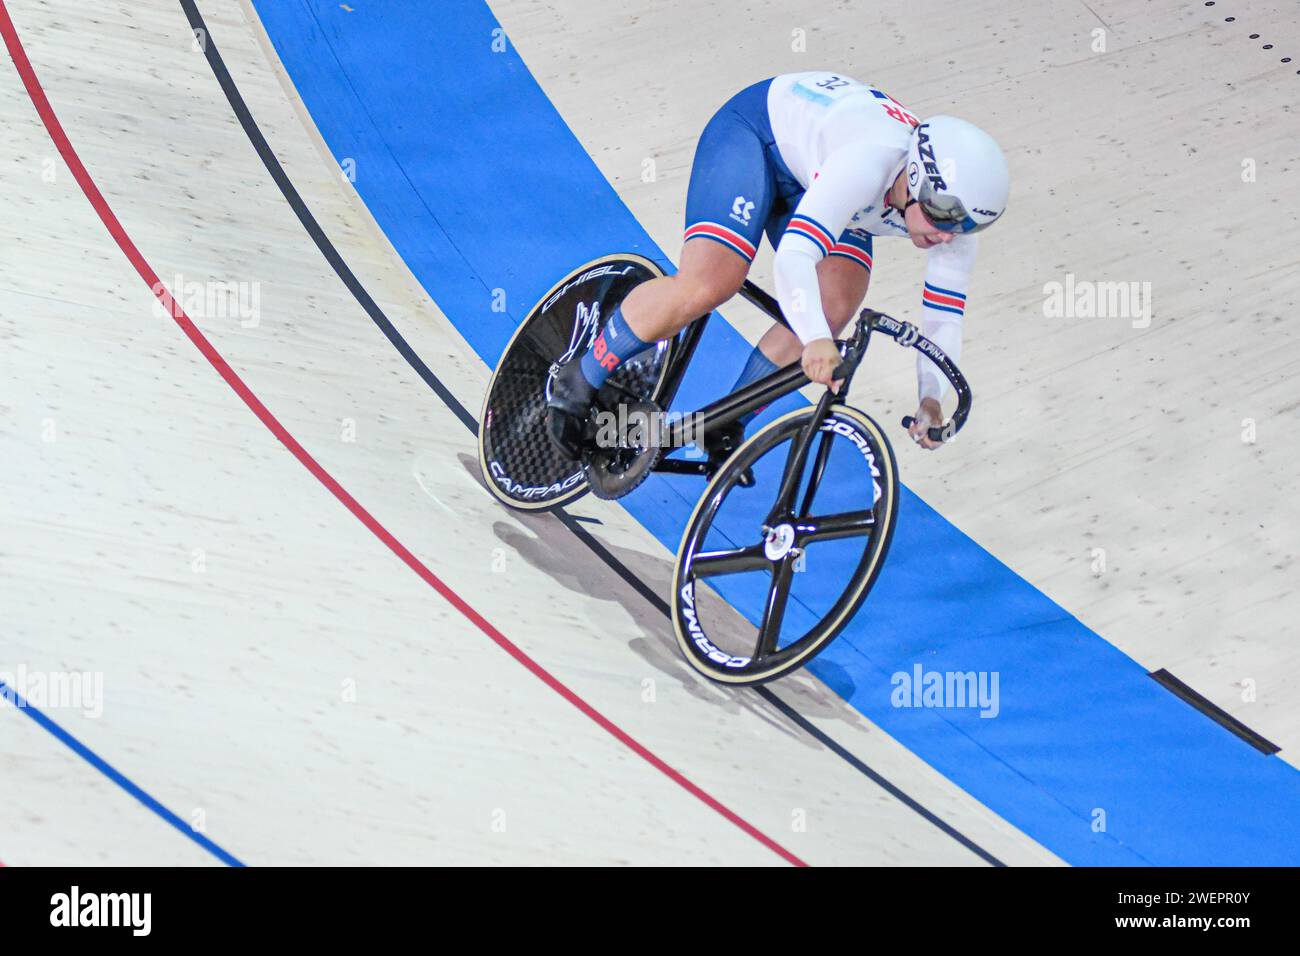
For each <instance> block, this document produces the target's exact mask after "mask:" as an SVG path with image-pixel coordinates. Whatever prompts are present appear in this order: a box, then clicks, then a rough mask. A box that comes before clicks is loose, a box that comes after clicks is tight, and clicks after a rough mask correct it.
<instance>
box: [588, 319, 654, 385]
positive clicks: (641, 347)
mask: <svg viewBox="0 0 1300 956" xmlns="http://www.w3.org/2000/svg"><path fill="white" fill-rule="evenodd" d="M655 344H656V343H654V342H642V341H641V340H640V339H639V338H637V337H636V333H635V332H633V331H632V327H631V326H630V325H628V324H627V319H625V318H623V308H622V306H619V307H618V308H617V309H615V310H614V314H613V315H611V316H610V317H609V321H608V322H606V323H605V327H604V328H603V329H601V330H600V334H599V335H597V336H596V340H595V341H594V342H592V343H591V348H590V349H588V350H587V354H586V355H584V356H583V357H582V375H583V377H584V378H585V379H586V380H587V382H588V383H589V384H591V385H592V386H593V387H594V388H600V387H601V386H602V385H604V384H605V379H607V378H609V377H610V375H612V374H613V373H614V370H615V369H617V368H618V367H619V366H620V365H622V364H623V363H624V362H626V361H627V360H628V359H630V358H635V357H636V356H638V355H640V354H641V353H642V352H644V351H645V350H646V349H648V348H650V347H651V346H652V345H655Z"/></svg>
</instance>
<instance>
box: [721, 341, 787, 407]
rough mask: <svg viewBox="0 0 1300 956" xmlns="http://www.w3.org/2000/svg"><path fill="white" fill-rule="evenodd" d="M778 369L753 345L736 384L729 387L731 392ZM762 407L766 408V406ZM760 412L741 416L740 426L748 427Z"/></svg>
mask: <svg viewBox="0 0 1300 956" xmlns="http://www.w3.org/2000/svg"><path fill="white" fill-rule="evenodd" d="M780 367H781V366H779V365H777V364H776V363H775V362H773V361H772V360H771V359H770V358H768V357H767V356H766V355H764V354H763V353H762V352H761V351H760V350H759V348H758V346H757V345H755V346H754V351H752V352H750V353H749V361H747V362H746V363H745V367H744V368H743V369H741V370H740V377H739V378H737V379H736V384H735V385H733V386H731V390H732V391H733V392H734V391H737V390H739V389H742V388H744V387H745V386H746V385H750V384H752V383H754V382H757V381H758V380H759V379H760V378H765V377H766V376H768V375H771V374H772V373H773V372H775V371H776V370H777V369H779V368H780ZM763 407H764V408H766V407H767V406H763ZM761 411H763V409H762V408H756V409H754V410H753V411H752V412H749V413H748V414H746V415H742V416H741V417H740V424H741V425H745V426H748V425H749V423H750V422H752V421H753V420H754V416H756V415H757V414H758V413H759V412H761Z"/></svg>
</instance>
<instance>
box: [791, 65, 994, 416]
mask: <svg viewBox="0 0 1300 956" xmlns="http://www.w3.org/2000/svg"><path fill="white" fill-rule="evenodd" d="M767 110H768V118H769V120H770V121H771V124H772V132H773V135H774V137H775V140H776V146H777V149H778V150H779V151H780V154H781V159H782V160H783V161H784V162H785V164H786V166H787V167H788V168H789V170H790V172H791V173H792V174H793V176H794V177H795V179H797V180H798V181H799V184H800V185H801V186H803V187H804V190H805V192H804V194H803V197H802V198H801V199H800V200H799V204H798V206H797V207H796V208H795V210H794V215H793V216H792V217H791V220H790V225H789V226H788V227H787V229H786V231H785V233H784V234H783V235H782V237H781V241H780V243H779V244H778V246H777V252H776V261H775V270H776V290H777V299H778V300H779V301H780V303H781V310H782V311H783V312H784V313H785V315H786V317H787V318H788V319H789V320H790V324H791V326H792V327H793V328H794V331H795V333H796V334H797V335H798V336H799V338H800V340H802V341H803V343H804V344H807V343H809V342H812V341H814V340H816V339H822V338H831V331H830V327H829V325H828V324H827V322H826V316H825V314H824V312H823V311H822V306H821V294H820V291H819V289H818V286H817V263H818V262H820V261H821V260H822V258H823V257H825V256H826V255H828V254H830V253H831V249H832V247H833V246H834V245H835V242H836V240H837V239H838V238H839V237H840V235H841V234H842V233H843V232H844V230H846V229H849V230H853V231H861V232H864V233H869V234H870V235H872V236H880V237H886V236H894V237H906V236H907V227H906V225H905V224H904V222H903V214H902V213H900V212H898V211H897V210H896V209H893V208H891V207H890V206H889V205H888V204H887V203H886V201H885V194H886V193H887V192H888V190H889V188H890V186H891V185H892V184H893V182H894V180H895V179H896V178H897V177H898V175H899V173H901V172H902V170H903V166H904V164H905V162H906V159H907V148H908V143H909V141H910V139H911V135H912V130H913V128H914V127H915V126H916V125H917V122H918V121H917V119H916V117H915V116H914V115H913V114H912V113H911V112H910V111H909V110H907V109H906V108H904V107H903V106H902V105H901V104H899V103H898V102H897V101H896V100H894V99H893V98H892V97H890V96H889V95H888V94H886V93H883V92H881V91H880V90H877V89H875V88H873V87H871V86H869V85H867V84H866V83H861V82H859V81H857V80H853V79H849V78H848V77H845V76H841V75H840V74H836V73H791V74H786V75H784V76H778V77H776V78H775V79H773V80H772V83H771V85H770V86H769V88H768V94H767ZM977 248H978V240H977V239H976V237H974V236H969V235H958V236H955V237H954V238H953V240H952V241H951V242H949V243H946V244H944V245H938V246H934V247H932V248H931V249H930V250H929V251H928V253H927V255H928V257H929V258H928V262H927V264H926V272H925V282H924V286H923V288H922V294H921V302H922V310H921V312H922V329H923V331H924V332H925V334H926V336H927V337H928V338H930V339H931V340H933V341H934V343H935V344H936V345H938V346H939V347H940V348H941V349H943V350H944V351H945V352H946V353H948V355H950V356H952V358H953V359H954V360H956V359H957V358H958V357H959V355H960V351H961V319H962V316H963V314H964V313H965V306H966V287H967V283H968V281H969V277H970V272H971V268H972V267H973V265H974V263H975V253H976V249H977ZM917 373H918V379H919V385H920V393H921V396H922V397H923V398H924V397H935V398H938V397H941V396H942V395H943V392H944V391H945V389H946V387H947V380H946V379H945V378H944V377H943V375H942V373H940V372H939V370H938V369H937V368H936V367H935V366H934V364H933V363H931V362H930V360H929V359H926V358H923V357H921V356H919V355H918V357H917Z"/></svg>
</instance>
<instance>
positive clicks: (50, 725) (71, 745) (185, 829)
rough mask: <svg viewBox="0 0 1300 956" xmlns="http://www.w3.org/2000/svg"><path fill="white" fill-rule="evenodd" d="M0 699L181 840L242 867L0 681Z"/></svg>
mask: <svg viewBox="0 0 1300 956" xmlns="http://www.w3.org/2000/svg"><path fill="white" fill-rule="evenodd" d="M0 696H3V697H4V698H5V699H7V700H8V701H9V702H10V703H11V704H13V705H14V706H15V707H17V708H18V709H19V710H20V711H22V712H23V713H24V714H26V715H27V716H28V717H30V718H31V719H32V720H34V721H36V723H37V724H39V725H40V726H41V727H43V728H44V729H45V730H47V731H49V732H50V733H51V734H53V735H54V736H55V737H57V738H58V739H59V740H60V741H61V742H62V743H63V744H64V745H65V746H66V747H67V748H68V749H69V750H71V751H72V752H73V753H75V754H76V755H77V756H78V757H80V758H81V759H82V760H84V761H86V762H87V763H88V764H90V765H91V766H92V767H94V768H95V769H96V770H98V771H99V772H100V773H102V774H103V775H104V776H106V777H107V778H108V779H109V780H112V781H113V782H114V783H115V784H117V785H118V786H119V787H121V788H122V789H123V790H125V791H126V792H127V793H129V794H130V795H131V796H133V797H135V799H137V800H139V801H140V802H141V803H142V804H144V805H145V807H147V808H148V809H149V810H151V811H153V812H154V813H155V814H157V815H158V816H160V817H162V819H163V820H165V821H166V822H167V823H168V824H170V825H171V826H172V827H173V828H175V829H176V830H178V831H180V832H181V833H182V834H183V835H184V836H186V837H188V838H189V839H191V840H193V841H194V842H195V843H197V844H198V845H199V846H201V847H202V848H203V849H205V850H207V851H208V852H209V853H211V854H212V855H213V856H215V857H216V858H217V859H218V860H220V861H221V862H222V863H225V864H227V865H228V866H243V865H244V864H243V863H241V862H240V861H239V860H238V859H237V858H236V857H235V856H234V855H233V854H231V853H227V852H226V851H225V850H223V849H222V848H221V847H219V846H217V844H215V843H213V842H212V841H211V840H209V839H208V838H207V837H205V836H204V835H203V834H202V833H199V832H197V831H195V830H194V828H193V827H191V826H189V825H188V824H187V823H186V822H185V821H184V820H182V819H181V818H180V817H178V816H177V815H176V814H174V813H172V812H171V811H170V810H168V809H167V808H166V807H164V806H163V805H162V804H161V803H159V802H158V801H157V800H155V799H154V798H153V797H151V796H150V795H149V794H148V793H146V792H145V791H144V790H143V789H142V788H140V787H139V786H137V785H136V784H135V783H133V782H132V781H131V779H130V778H129V777H127V776H126V775H125V774H123V773H122V772H121V771H119V770H118V769H117V768H116V767H114V766H113V765H112V764H110V763H109V762H108V761H107V760H105V759H104V758H103V757H101V756H99V754H97V753H95V752H94V751H93V750H91V749H90V748H89V747H87V746H86V745H85V744H83V743H82V742H81V741H80V740H78V739H77V738H76V737H74V736H72V734H70V733H68V732H67V731H66V730H64V729H63V728H62V727H60V726H59V725H58V724H56V723H55V722H54V721H53V720H51V719H50V718H49V717H47V716H45V714H44V713H42V712H41V711H40V710H38V709H37V708H35V707H33V706H32V705H31V704H29V703H27V701H25V700H24V699H23V698H22V697H21V696H20V695H19V694H18V692H17V691H15V690H14V689H13V688H12V687H9V686H8V685H7V684H5V683H4V681H0Z"/></svg>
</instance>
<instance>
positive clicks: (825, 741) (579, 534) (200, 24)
mask: <svg viewBox="0 0 1300 956" xmlns="http://www.w3.org/2000/svg"><path fill="white" fill-rule="evenodd" d="M179 3H180V6H181V10H182V11H183V12H184V13H185V17H186V19H187V20H189V23H190V28H191V29H192V30H195V31H200V30H201V31H202V39H201V41H200V46H201V47H202V48H203V55H204V57H205V58H206V59H207V61H208V66H209V67H210V68H211V69H212V73H213V75H214V76H215V77H216V80H217V83H218V84H219V85H220V86H221V91H222V92H223V93H224V94H225V95H226V100H227V101H228V102H229V103H230V108H231V110H233V111H234V114H235V118H236V119H238V120H239V125H240V126H242V127H243V129H244V133H245V134H246V135H247V136H248V139H249V142H251V143H252V145H253V148H254V149H255V150H256V151H257V155H258V156H259V157H260V158H261V160H262V164H263V165H264V166H266V171H267V172H268V173H270V174H271V178H272V179H273V180H274V181H275V184H276V186H278V187H279V189H280V192H281V194H282V195H283V196H284V198H285V201H286V202H288V203H289V206H290V208H292V209H293V211H294V214H295V215H296V216H297V217H298V221H299V222H301V223H302V226H303V228H304V229H305V230H307V235H309V236H310V237H311V239H312V242H314V243H315V244H316V248H317V249H319V250H320V252H321V255H323V256H324V257H325V261H326V262H328V263H329V264H330V267H331V268H332V269H333V270H334V272H335V273H336V274H337V275H338V277H339V278H340V279H341V280H342V281H343V284H344V285H345V286H346V287H347V289H348V291H349V292H351V293H352V295H353V296H354V297H355V298H356V300H357V302H358V303H360V305H361V307H362V308H363V309H364V310H365V312H366V314H367V315H368V316H370V318H371V320H372V321H373V322H374V323H375V325H376V326H378V327H379V330H380V331H381V332H383V333H384V337H385V338H387V339H388V341H389V342H390V343H392V345H393V347H394V348H395V349H397V351H398V353H399V354H400V355H401V356H402V358H404V359H406V361H407V364H409V365H410V366H411V368H413V369H414V370H415V372H416V374H417V375H419V376H420V378H421V379H423V380H424V383H425V384H426V385H428V386H429V388H430V389H431V390H432V391H433V392H434V394H436V395H437V396H438V398H440V399H441V400H442V402H443V404H445V405H446V406H447V407H448V408H449V409H450V410H451V412H452V414H454V415H455V416H456V417H457V418H458V419H460V421H461V423H462V424H463V425H464V426H465V427H466V428H467V429H469V430H470V432H471V433H473V434H474V435H475V436H477V435H478V421H477V420H476V419H475V418H474V416H473V415H472V414H471V413H470V411H469V409H467V408H466V407H465V406H464V405H462V404H461V403H460V401H459V400H458V399H457V398H456V396H455V395H454V394H452V392H451V390H450V389H448V388H447V386H446V385H444V384H443V383H442V381H441V380H440V379H439V378H438V376H437V375H435V374H434V372H433V370H432V369H430V368H429V366H427V365H426V364H425V363H424V360H423V359H421V358H420V356H419V355H417V354H416V352H415V350H414V349H413V348H411V346H410V343H408V342H407V341H406V339H404V338H402V334H401V333H400V332H398V331H397V329H396V327H395V326H394V325H393V323H392V322H391V321H389V319H388V316H387V315H385V314H384V311H383V309H381V308H380V307H379V304H378V303H377V302H375V300H374V299H373V298H371V296H370V293H368V292H367V291H366V290H365V287H364V286H363V285H362V284H361V282H360V280H359V279H357V277H356V275H355V274H354V273H353V272H352V270H351V269H350V268H349V267H348V264H347V262H345V261H344V259H343V256H342V255H340V254H339V251H338V250H337V249H335V248H334V244H333V243H331V242H330V240H329V237H328V236H326V235H325V230H324V229H322V228H321V225H320V223H319V222H317V221H316V217H315V216H313V215H312V213H311V210H310V209H308V208H307V203H306V202H305V201H304V200H303V198H302V195H301V194H300V193H299V192H298V190H297V188H296V187H295V186H294V185H293V182H292V181H291V180H290V179H289V176H288V174H287V173H285V171H284V167H283V166H281V165H280V160H279V159H277V158H276V155H275V152H274V150H272V149H271V145H270V144H269V143H268V142H267V141H266V137H265V136H263V135H262V130H261V128H260V127H258V125H257V121H256V120H254V119H253V114H252V113H251V112H249V109H248V104H247V103H245V102H244V98H243V96H242V95H241V94H240V92H239V88H238V87H237V86H236V85H235V81H234V79H233V78H232V77H231V75H230V70H229V69H227V68H226V63H225V61H224V60H223V59H222V58H221V53H220V52H219V51H218V50H217V44H216V41H215V40H213V38H212V31H211V30H209V29H208V25H207V23H206V22H205V21H204V19H203V15H202V14H201V13H200V12H199V8H198V6H197V5H196V4H195V2H194V0H179ZM552 513H553V514H554V515H555V516H556V517H557V518H558V519H559V520H560V523H561V524H563V525H564V526H565V527H566V528H568V529H569V531H571V532H572V533H573V535H574V537H576V538H577V539H578V540H579V541H581V542H582V543H583V544H584V545H585V546H586V547H587V548H588V549H589V550H590V551H591V552H592V553H593V554H595V555H596V557H598V558H599V559H600V560H601V561H602V562H604V564H605V565H606V566H607V567H609V569H610V570H611V571H613V572H614V573H615V574H617V575H618V576H619V577H620V578H622V579H623V580H624V581H625V582H627V584H628V585H629V586H630V587H631V588H632V589H633V590H634V591H636V592H637V593H638V594H640V595H641V596H642V597H644V598H645V599H646V600H647V601H648V602H649V603H650V604H651V605H653V606H654V607H655V608H656V609H657V610H658V611H659V612H660V613H661V614H663V615H664V616H665V617H668V618H671V613H670V608H669V607H668V602H667V601H665V600H664V599H663V597H662V596H661V595H659V594H658V593H656V592H655V590H654V589H653V588H651V587H650V586H649V585H648V584H646V583H645V582H644V581H642V580H641V579H640V578H639V577H637V575H636V574H635V573H634V572H633V571H632V569H631V568H629V567H628V566H627V565H625V564H624V563H623V562H622V561H620V560H619V559H618V558H617V557H615V556H614V555H613V554H612V553H610V551H609V549H607V548H606V547H605V546H604V545H603V544H601V543H600V542H599V541H598V540H596V538H595V537H593V536H592V535H591V534H590V533H589V532H588V531H587V529H586V528H584V527H582V525H581V524H580V523H579V519H577V518H576V517H574V516H573V515H571V514H569V513H568V512H566V511H564V510H563V509H562V508H555V509H553V510H552ZM752 690H753V692H754V693H756V694H757V695H758V696H759V697H761V698H763V699H764V700H765V701H767V702H768V703H769V704H771V705H772V706H773V707H775V708H776V709H777V710H779V711H780V712H781V713H782V714H784V715H785V716H786V717H787V718H788V719H789V720H790V721H791V722H792V723H793V724H794V725H795V726H797V727H799V728H800V729H801V730H803V731H804V732H805V733H807V734H808V735H809V736H810V737H812V738H814V739H815V740H817V741H818V742H819V743H821V744H822V745H823V746H824V747H826V749H828V750H829V751H831V752H832V753H834V754H836V755H837V756H839V757H840V758H842V759H843V760H844V761H845V762H846V763H847V764H848V765H849V766H851V767H852V768H853V769H854V770H857V771H858V772H859V773H861V774H862V775H863V776H865V777H867V778H868V779H869V780H871V781H872V782H873V783H875V784H877V785H878V786H880V787H881V788H882V789H884V790H885V791H886V792H887V793H889V794H890V795H891V796H893V797H895V798H896V799H897V800H899V801H900V802H901V803H903V804H905V805H906V806H907V807H909V808H910V809H912V810H914V811H915V812H916V813H917V814H918V815H919V816H921V817H922V818H923V819H925V820H926V821H928V822H929V823H932V824H933V825H934V826H935V827H937V828H938V829H939V830H941V831H942V832H943V833H945V834H947V835H948V836H950V837H952V838H953V839H954V840H956V841H957V842H958V843H960V844H961V845H962V846H964V847H966V849H968V850H970V851H971V852H972V853H974V854H975V855H976V856H978V857H979V858H980V859H982V860H984V861H985V862H987V863H989V864H991V865H992V866H1005V865H1006V864H1005V863H1003V862H1002V861H1001V860H999V859H998V858H997V857H996V856H994V855H993V854H992V853H990V852H989V851H987V850H985V849H984V848H983V847H981V846H980V845H979V844H977V843H975V841H974V840H972V839H970V838H969V837H967V836H966V835H965V834H963V833H961V832H960V831H959V830H957V829H956V828H954V827H953V826H951V825H950V824H948V823H945V822H944V821H943V820H941V819H940V818H939V817H938V816H937V815H936V814H935V813H934V812H932V811H931V810H928V809H926V808H925V807H924V806H923V805H921V804H920V803H918V802H917V801H916V800H915V799H913V798H912V797H909V796H908V795H907V794H906V793H904V792H903V791H902V790H900V789H899V788H898V787H897V786H895V785H894V784H892V783H890V782H889V781H888V780H886V779H885V778H884V777H882V776H881V775H880V774H879V773H877V772H876V771H874V770H872V769H871V768H870V767H869V766H867V765H866V764H865V763H863V762H862V761H861V760H859V759H858V758H857V757H855V756H854V755H853V754H852V753H850V752H849V751H848V750H847V749H846V748H845V747H844V746H842V745H841V744H839V743H837V742H836V741H835V740H834V739H833V738H832V737H830V736H829V735H828V734H827V733H826V732H825V731H823V730H821V728H819V727H817V726H815V725H814V724H813V723H812V722H811V721H809V720H808V719H807V718H806V717H804V716H803V715H802V714H800V713H799V712H798V711H796V710H795V709H794V708H793V707H791V706H790V705H789V704H787V703H786V702H785V701H783V700H782V699H781V698H780V697H778V696H777V695H776V694H775V693H773V692H772V691H771V690H770V689H768V688H767V687H756V688H752Z"/></svg>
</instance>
